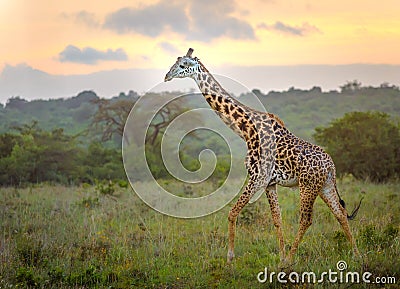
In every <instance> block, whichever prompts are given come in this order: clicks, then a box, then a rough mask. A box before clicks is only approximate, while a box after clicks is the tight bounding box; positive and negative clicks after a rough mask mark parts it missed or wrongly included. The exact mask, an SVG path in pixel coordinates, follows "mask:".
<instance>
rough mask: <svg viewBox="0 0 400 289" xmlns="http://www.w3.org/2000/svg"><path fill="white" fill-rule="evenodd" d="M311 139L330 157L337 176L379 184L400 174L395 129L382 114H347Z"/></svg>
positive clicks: (399, 136) (399, 135) (398, 134)
mask: <svg viewBox="0 0 400 289" xmlns="http://www.w3.org/2000/svg"><path fill="white" fill-rule="evenodd" d="M314 138H315V140H316V141H317V143H319V144H320V145H322V146H324V147H325V148H326V150H327V152H328V153H329V154H330V155H331V156H332V158H333V160H334V162H335V164H336V167H337V170H338V173H339V174H346V173H351V174H353V175H354V176H355V177H356V178H360V179H370V180H371V181H374V182H383V181H386V180H388V179H389V178H392V177H395V176H396V175H397V176H398V175H399V174H400V166H399V164H400V131H399V127H398V126H397V125H396V124H395V123H394V122H393V121H391V119H390V116H389V115H388V114H386V113H383V112H351V113H347V114H345V115H344V117H343V118H341V119H337V120H334V121H333V122H331V123H330V125H329V126H327V127H319V128H316V132H315V134H314Z"/></svg>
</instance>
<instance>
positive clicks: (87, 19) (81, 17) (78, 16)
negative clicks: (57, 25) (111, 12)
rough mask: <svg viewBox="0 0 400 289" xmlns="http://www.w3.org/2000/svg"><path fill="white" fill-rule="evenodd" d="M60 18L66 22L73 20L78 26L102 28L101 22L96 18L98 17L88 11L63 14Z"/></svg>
mask: <svg viewBox="0 0 400 289" xmlns="http://www.w3.org/2000/svg"><path fill="white" fill-rule="evenodd" d="M60 16H61V17H62V18H63V19H66V20H73V21H74V22H76V23H78V24H85V25H86V26H88V27H90V28H98V27H99V26H100V21H99V20H98V19H97V18H96V15H95V14H94V13H91V12H88V11H86V10H81V11H79V12H76V13H61V14H60Z"/></svg>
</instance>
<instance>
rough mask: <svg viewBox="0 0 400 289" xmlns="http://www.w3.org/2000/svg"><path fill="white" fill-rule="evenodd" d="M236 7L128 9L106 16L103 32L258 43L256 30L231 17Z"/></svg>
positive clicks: (183, 4) (223, 1)
mask: <svg viewBox="0 0 400 289" xmlns="http://www.w3.org/2000/svg"><path fill="white" fill-rule="evenodd" d="M234 11H235V5H234V3H233V2H232V1H230V0H220V1H215V0H204V1H194V0H189V1H177V2H172V3H171V2H170V1H168V0H161V1H160V2H158V3H157V4H153V5H150V6H145V7H142V8H138V9H134V8H129V7H125V8H122V9H120V10H118V11H116V12H113V13H111V14H109V15H107V16H106V19H105V22H104V24H103V28H105V29H109V30H112V31H115V32H117V33H119V34H125V33H139V34H142V35H146V36H149V37H157V36H159V35H161V34H162V33H164V32H166V31H168V29H169V30H172V31H174V32H176V33H178V34H181V35H183V36H184V37H185V39H187V40H198V41H204V42H207V41H210V40H213V39H215V38H219V37H222V36H227V37H230V38H233V39H255V34H254V29H253V27H252V26H251V25H250V24H249V23H248V22H246V21H244V20H241V19H239V18H236V17H234V16H231V15H230V14H231V13H232V12H234Z"/></svg>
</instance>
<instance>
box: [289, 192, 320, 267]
mask: <svg viewBox="0 0 400 289" xmlns="http://www.w3.org/2000/svg"><path fill="white" fill-rule="evenodd" d="M316 197H317V193H316V192H315V191H314V190H312V189H310V188H306V187H302V186H300V225H299V230H298V231H297V235H296V238H295V240H294V242H293V245H292V247H291V249H290V252H289V256H288V258H287V259H286V260H285V263H286V264H285V265H291V263H292V260H293V256H294V254H295V253H296V251H297V248H298V246H299V244H300V242H301V240H302V239H303V236H304V234H305V233H306V231H307V229H308V228H309V227H310V226H311V224H312V213H313V206H314V202H315V199H316Z"/></svg>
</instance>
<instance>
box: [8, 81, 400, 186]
mask: <svg viewBox="0 0 400 289" xmlns="http://www.w3.org/2000/svg"><path fill="white" fill-rule="evenodd" d="M373 90H375V92H376V93H375V94H373V93H372V92H373ZM253 92H254V93H255V94H256V95H258V97H259V98H260V99H261V101H262V102H267V103H273V104H276V101H277V99H278V98H281V101H282V97H283V101H286V102H288V99H289V100H293V101H295V102H296V98H297V101H298V99H299V98H300V99H303V100H305V101H304V106H305V107H307V106H309V105H310V102H311V103H313V101H315V98H314V97H313V96H312V95H316V96H315V97H316V98H318V97H319V96H317V95H319V94H320V93H322V92H321V91H320V89H317V88H313V89H311V90H309V91H301V90H295V89H290V90H289V91H287V92H282V93H277V92H270V93H269V94H267V95H264V94H262V93H261V92H260V91H257V90H255V91H253ZM385 92H386V93H387V94H389V96H390V97H389V99H393V100H396V99H397V101H398V100H399V99H400V93H399V89H398V88H397V87H393V86H390V85H383V86H381V87H379V88H363V87H362V86H361V84H360V83H358V82H350V83H347V84H346V85H344V86H343V87H342V92H340V93H342V94H345V95H344V96H343V97H348V98H352V99H353V100H357V101H358V98H359V97H360V98H361V99H365V98H366V96H369V97H370V98H371V99H375V101H376V102H377V107H378V108H380V107H382V105H383V104H382V99H384V100H387V99H388V98H387V96H385V95H386V94H385ZM340 93H339V92H336V93H335V94H340ZM358 93H359V94H360V96H358ZM277 94H279V97H273V96H277ZM294 95H295V97H294ZM155 97H157V95H155ZM324 97H325V98H326V100H327V102H328V103H332V102H331V101H333V100H332V99H334V98H335V97H337V95H336V96H335V95H332V93H329V94H328V95H325V96H324ZM138 98H139V96H138V95H137V94H136V93H134V92H132V91H131V92H129V93H128V94H124V93H121V94H120V95H119V96H118V97H114V98H111V99H102V98H100V97H98V96H97V95H96V94H95V93H94V92H82V93H80V94H79V95H78V96H77V97H74V98H72V99H66V100H52V101H50V103H51V105H49V107H47V108H46V106H45V105H44V103H46V102H45V101H32V102H28V101H25V100H23V99H20V98H13V99H12V100H11V101H9V102H8V103H7V106H6V107H5V108H4V107H3V108H1V109H0V119H2V120H7V121H8V122H7V123H8V125H9V128H8V130H7V131H5V132H3V133H1V134H0V185H3V186H18V185H23V184H29V183H40V182H52V183H62V184H81V183H95V182H96V181H97V180H126V175H125V172H124V167H123V163H122V156H121V146H120V144H121V139H122V133H123V128H124V125H125V122H126V119H127V117H128V114H129V111H130V109H131V108H132V106H133V105H134V104H135V102H136V101H137V100H138ZM286 98H287V99H286ZM285 99H286V100H285ZM368 99H369V98H368ZM307 100H308V101H307ZM179 101H180V102H177V103H171V104H170V105H168V106H166V107H164V108H163V109H162V110H160V112H159V114H158V115H157V116H156V117H155V118H154V121H153V122H152V124H151V126H150V129H149V131H148V134H147V135H146V157H147V159H148V163H149V167H150V169H151V171H152V173H153V175H154V177H155V178H156V179H168V178H172V176H170V175H169V173H168V171H167V170H166V169H165V167H164V165H163V162H162V158H161V155H160V145H161V137H162V135H163V132H164V130H165V128H166V127H167V126H168V124H169V123H170V122H171V121H172V120H173V119H174V118H175V117H176V116H178V115H179V114H181V113H182V112H183V111H185V110H188V109H190V108H193V105H194V106H197V105H198V104H197V103H193V99H192V100H191V99H190V98H189V99H183V100H179ZM274 101H275V102H274ZM369 101H372V100H369ZM55 104H57V105H55ZM297 104H298V105H299V106H300V107H298V108H297V109H298V113H297V117H298V118H302V117H304V112H302V111H301V110H302V109H304V107H303V108H302V107H301V104H300V103H299V102H297ZM398 106H399V104H398V102H397V105H396V104H395V102H393V104H392V105H391V109H392V111H397V110H398V109H399V107H398ZM371 108H373V107H371ZM35 109H38V110H39V112H37V111H35V113H42V114H47V117H49V118H50V119H51V118H53V119H54V123H56V124H57V125H58V126H59V127H55V128H54V127H53V128H49V127H48V124H45V125H44V126H45V127H43V126H42V123H41V122H39V121H37V120H36V119H35V118H33V119H29V118H27V119H25V120H26V122H25V123H23V124H21V123H19V122H16V121H15V118H14V117H15V116H18V115H20V114H19V113H21V112H25V114H29V113H32V112H31V110H35ZM6 110H8V111H6ZM47 110H49V111H47ZM5 111H6V112H5ZM54 111H56V112H57V114H58V117H56V116H55V115H54V114H52V112H54ZM67 112H69V113H71V112H72V113H73V114H74V115H75V116H77V117H78V116H80V120H81V123H80V127H79V128H80V129H77V128H76V127H75V128H73V129H71V127H70V126H69V125H70V124H71V123H72V122H71V118H70V116H69V115H68V114H67ZM278 115H279V113H278ZM280 116H281V117H282V118H283V119H285V116H284V115H280ZM287 118H288V119H290V115H288V117H287ZM10 119H11V120H12V121H10ZM332 119H333V120H332ZM196 121H198V122H202V121H207V120H202V116H201V115H199V116H198V120H196ZM63 122H64V124H65V125H66V126H67V127H61V126H62V123H63ZM285 123H286V124H287V126H288V128H289V129H290V130H292V131H293V132H294V133H295V134H297V135H298V133H297V132H296V130H293V129H292V128H291V126H290V124H288V122H287V121H286V119H285ZM316 123H318V122H316ZM314 124H315V123H314ZM221 125H223V124H222V123H221ZM399 131H400V130H399V119H398V118H397V119H396V118H395V117H394V116H393V114H392V115H390V114H389V113H386V112H382V111H370V110H367V111H364V112H361V111H358V112H348V113H346V114H344V116H343V115H341V117H337V118H331V120H330V122H328V123H327V124H323V125H321V124H320V125H318V126H317V128H315V129H313V132H311V134H312V137H313V140H314V143H317V144H319V145H321V146H323V147H324V148H325V149H326V150H327V152H328V153H330V154H331V156H332V158H333V159H334V162H335V164H336V166H337V172H338V174H339V175H345V174H352V175H353V176H354V177H356V178H359V179H368V180H371V181H373V182H384V181H387V180H391V179H395V178H398V177H399V176H400V166H399V164H400V147H399V144H400V135H399ZM300 136H301V135H300ZM133 141H134V140H133ZM205 148H211V149H212V150H213V151H218V152H219V155H218V156H219V157H218V163H217V168H216V173H215V174H213V175H212V178H215V179H216V180H220V179H223V178H224V177H226V175H227V172H228V171H229V165H230V162H229V151H228V150H227V149H226V144H225V143H224V141H223V140H222V139H219V138H218V137H216V136H213V135H209V134H201V133H199V134H195V133H194V134H193V135H191V136H190V138H189V139H187V140H185V142H184V145H182V146H181V151H180V152H179V154H180V158H181V160H182V162H183V163H184V166H185V167H186V168H187V169H189V170H192V171H194V170H197V169H198V168H199V165H200V164H199V162H198V153H199V151H201V150H203V149H205Z"/></svg>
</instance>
